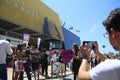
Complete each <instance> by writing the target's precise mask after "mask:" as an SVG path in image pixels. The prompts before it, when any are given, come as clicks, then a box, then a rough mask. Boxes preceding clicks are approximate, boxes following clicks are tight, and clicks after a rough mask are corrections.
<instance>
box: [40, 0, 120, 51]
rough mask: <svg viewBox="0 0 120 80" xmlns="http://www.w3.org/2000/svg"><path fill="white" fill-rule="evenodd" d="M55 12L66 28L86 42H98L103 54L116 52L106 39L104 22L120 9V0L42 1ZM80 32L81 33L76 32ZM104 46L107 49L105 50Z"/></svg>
mask: <svg viewBox="0 0 120 80" xmlns="http://www.w3.org/2000/svg"><path fill="white" fill-rule="evenodd" d="M41 1H42V2H43V3H45V4H46V5H47V6H48V7H50V8H51V9H52V10H54V11H55V12H56V13H57V14H58V15H59V17H60V20H61V22H66V24H65V26H64V27H65V28H66V29H68V26H72V27H73V30H70V31H71V32H73V33H74V34H76V35H77V36H79V37H80V40H81V42H82V41H84V40H90V41H97V42H98V44H99V50H100V52H102V53H108V52H116V51H115V50H114V49H113V48H112V46H111V45H110V43H109V41H108V39H106V38H104V36H103V33H105V32H106V31H105V28H104V27H103V25H102V22H103V20H104V19H106V17H107V16H108V14H109V13H110V12H111V10H113V9H115V8H118V7H120V0H41ZM76 30H80V32H76ZM102 45H105V46H106V47H105V48H103V47H102Z"/></svg>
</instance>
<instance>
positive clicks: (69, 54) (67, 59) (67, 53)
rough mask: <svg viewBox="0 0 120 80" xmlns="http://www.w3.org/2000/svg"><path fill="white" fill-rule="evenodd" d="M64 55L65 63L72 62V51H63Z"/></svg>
mask: <svg viewBox="0 0 120 80" xmlns="http://www.w3.org/2000/svg"><path fill="white" fill-rule="evenodd" d="M61 54H62V59H63V62H64V63H69V62H70V60H71V59H72V58H73V54H74V53H73V51H72V49H68V50H62V51H61Z"/></svg>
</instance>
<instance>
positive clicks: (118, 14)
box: [103, 8, 120, 32]
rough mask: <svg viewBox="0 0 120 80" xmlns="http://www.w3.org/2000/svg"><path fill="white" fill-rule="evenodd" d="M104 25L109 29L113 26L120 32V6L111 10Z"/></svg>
mask: <svg viewBox="0 0 120 80" xmlns="http://www.w3.org/2000/svg"><path fill="white" fill-rule="evenodd" d="M103 25H104V26H105V28H106V30H107V31H110V29H111V28H113V29H115V30H116V31H119V32H120V8H116V9H115V10H113V11H111V13H110V14H109V16H108V17H107V19H106V20H104V21H103Z"/></svg>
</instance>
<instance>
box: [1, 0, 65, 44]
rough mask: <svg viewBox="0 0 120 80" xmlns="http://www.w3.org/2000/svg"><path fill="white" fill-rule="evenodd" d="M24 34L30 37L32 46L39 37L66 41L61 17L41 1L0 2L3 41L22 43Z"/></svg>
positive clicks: (9, 0)
mask: <svg viewBox="0 0 120 80" xmlns="http://www.w3.org/2000/svg"><path fill="white" fill-rule="evenodd" d="M24 34H29V35H30V39H29V43H31V44H35V43H34V42H35V41H37V38H38V37H39V38H41V39H42V40H44V39H48V38H50V39H56V40H60V41H64V37H63V32H62V27H61V24H60V19H59V15H58V14H57V13H56V12H54V11H53V10H52V9H50V8H49V7H48V6H46V5H45V4H44V3H42V2H41V1H40V0H0V37H1V39H2V38H3V36H4V37H10V38H11V39H15V40H17V41H16V42H18V43H21V42H22V41H23V35H24ZM13 41H14V40H13Z"/></svg>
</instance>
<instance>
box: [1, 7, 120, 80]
mask: <svg viewBox="0 0 120 80" xmlns="http://www.w3.org/2000/svg"><path fill="white" fill-rule="evenodd" d="M103 25H104V26H105V29H106V33H105V35H107V37H108V39H109V42H110V44H111V45H112V46H113V48H114V49H115V50H120V8H117V9H115V10H113V11H112V12H111V13H110V14H109V16H108V17H107V19H106V20H105V21H104V22H103ZM93 45H94V48H91V50H88V49H87V47H86V46H84V45H80V47H78V45H77V44H73V45H72V51H73V57H72V59H71V62H72V71H73V74H74V77H73V79H74V80H76V79H77V80H120V76H119V74H120V60H119V59H109V58H108V57H107V56H104V55H103V54H101V53H100V51H99V48H98V46H99V45H98V42H97V41H96V42H95V43H94V44H93ZM91 51H93V53H94V54H92V53H91ZM7 54H9V55H12V57H13V59H12V63H13V68H14V77H13V80H18V79H19V80H23V75H24V71H25V72H26V74H27V78H28V80H32V79H31V72H32V73H33V74H34V78H35V80H36V72H39V73H41V75H42V76H45V77H48V59H47V58H48V54H47V53H46V48H41V50H38V48H37V46H31V47H29V46H26V44H18V45H17V47H16V49H15V51H14V53H13V50H12V48H11V46H10V40H9V39H6V40H0V55H1V56H0V79H1V80H7V65H6V56H7ZM98 58H99V59H98ZM20 61H22V63H21V62H20ZM51 61H52V62H53V63H56V62H59V63H58V64H57V65H58V71H57V74H56V75H57V76H60V73H61V75H62V76H63V72H64V71H65V64H64V62H63V60H62V54H61V51H59V52H58V53H57V52H56V51H54V52H53V53H52V54H51ZM18 63H19V64H18ZM16 65H17V66H16ZM90 65H92V67H91V66H90Z"/></svg>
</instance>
